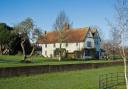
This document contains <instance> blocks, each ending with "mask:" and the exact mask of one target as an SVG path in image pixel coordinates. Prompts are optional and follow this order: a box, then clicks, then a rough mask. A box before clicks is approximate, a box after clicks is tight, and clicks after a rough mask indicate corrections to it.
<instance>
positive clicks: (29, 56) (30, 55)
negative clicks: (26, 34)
mask: <svg viewBox="0 0 128 89" xmlns="http://www.w3.org/2000/svg"><path fill="white" fill-rule="evenodd" d="M34 51H35V46H34V45H33V48H32V51H31V53H30V54H29V55H28V56H27V58H29V59H30V58H31V57H32V55H33V53H34Z"/></svg>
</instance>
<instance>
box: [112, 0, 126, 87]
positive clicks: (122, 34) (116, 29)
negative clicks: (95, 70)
mask: <svg viewBox="0 0 128 89" xmlns="http://www.w3.org/2000/svg"><path fill="white" fill-rule="evenodd" d="M115 10H116V16H117V17H116V23H115V24H110V27H111V29H112V30H113V36H114V37H115V38H113V39H114V40H115V43H116V44H118V47H119V51H120V54H121V57H122V59H123V61H124V75H125V81H126V89H128V78H127V59H126V53H125V46H126V44H127V41H128V40H127V39H128V0H117V3H116V5H115ZM115 35H117V37H118V38H116V36H115ZM116 39H117V40H116ZM114 45H115V44H114Z"/></svg>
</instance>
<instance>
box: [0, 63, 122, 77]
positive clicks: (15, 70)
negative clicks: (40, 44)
mask: <svg viewBox="0 0 128 89" xmlns="http://www.w3.org/2000/svg"><path fill="white" fill-rule="evenodd" d="M122 64H123V62H121V61H117V62H107V63H83V64H63V65H37V66H23V67H8V68H0V77H9V76H19V75H31V74H43V73H51V72H62V71H72V70H81V69H93V68H101V67H107V66H117V65H122Z"/></svg>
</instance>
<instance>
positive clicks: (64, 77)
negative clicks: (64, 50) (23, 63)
mask: <svg viewBox="0 0 128 89" xmlns="http://www.w3.org/2000/svg"><path fill="white" fill-rule="evenodd" d="M116 72H123V67H122V66H115V67H106V68H99V69H90V70H79V71H70V72H60V73H49V74H39V75H31V76H19V77H11V78H0V89H98V80H99V75H101V74H106V73H116Z"/></svg>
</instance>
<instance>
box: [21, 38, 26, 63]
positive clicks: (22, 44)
mask: <svg viewBox="0 0 128 89" xmlns="http://www.w3.org/2000/svg"><path fill="white" fill-rule="evenodd" d="M24 42H25V39H24V40H23V41H21V48H22V51H23V61H26V53H25V48H24Z"/></svg>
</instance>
